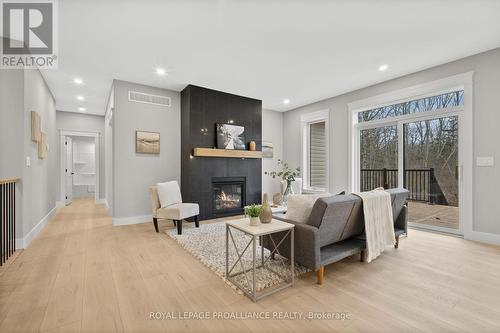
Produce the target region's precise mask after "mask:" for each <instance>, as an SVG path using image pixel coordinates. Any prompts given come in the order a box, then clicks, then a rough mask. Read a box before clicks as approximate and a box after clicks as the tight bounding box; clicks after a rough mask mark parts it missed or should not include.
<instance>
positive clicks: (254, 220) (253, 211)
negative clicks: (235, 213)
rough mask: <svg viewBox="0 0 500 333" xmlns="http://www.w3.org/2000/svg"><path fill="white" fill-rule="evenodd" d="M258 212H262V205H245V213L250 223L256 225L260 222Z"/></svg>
mask: <svg viewBox="0 0 500 333" xmlns="http://www.w3.org/2000/svg"><path fill="white" fill-rule="evenodd" d="M260 213H262V206H260V205H255V204H254V205H250V206H247V207H245V215H248V216H250V225H251V226H257V225H259V224H260V219H259V216H260Z"/></svg>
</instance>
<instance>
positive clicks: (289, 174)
mask: <svg viewBox="0 0 500 333" xmlns="http://www.w3.org/2000/svg"><path fill="white" fill-rule="evenodd" d="M278 166H279V167H281V170H280V171H271V172H267V171H265V172H264V174H265V175H269V176H271V177H273V179H274V178H276V177H279V178H281V179H283V180H284V181H285V182H286V188H285V192H284V193H283V198H282V203H283V205H285V206H286V203H287V198H288V195H289V194H290V193H291V192H292V182H293V181H294V180H295V177H298V176H300V168H296V169H291V168H290V167H289V166H288V163H287V162H284V161H282V160H278Z"/></svg>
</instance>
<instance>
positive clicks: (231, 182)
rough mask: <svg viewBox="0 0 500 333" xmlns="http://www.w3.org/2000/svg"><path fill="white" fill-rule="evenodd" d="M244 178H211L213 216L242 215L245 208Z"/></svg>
mask: <svg viewBox="0 0 500 333" xmlns="http://www.w3.org/2000/svg"><path fill="white" fill-rule="evenodd" d="M245 185H246V179H245V177H214V178H212V197H213V214H214V215H215V216H224V215H234V214H235V213H242V212H243V207H244V206H245V202H246V200H245V193H246V189H245Z"/></svg>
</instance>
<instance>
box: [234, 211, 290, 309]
mask: <svg viewBox="0 0 500 333" xmlns="http://www.w3.org/2000/svg"><path fill="white" fill-rule="evenodd" d="M294 227H295V226H294V225H293V224H291V223H286V222H283V221H279V220H274V219H273V220H272V221H271V223H265V224H264V223H263V224H260V225H258V226H251V225H250V223H249V219H248V218H245V219H241V220H234V221H228V222H226V278H227V279H228V280H229V281H230V282H231V283H233V284H234V285H235V286H237V287H238V288H239V289H240V290H241V291H243V293H245V295H247V296H248V297H250V299H252V300H253V301H254V302H257V301H258V300H259V299H261V298H262V297H265V296H268V295H271V294H273V293H275V292H277V291H280V290H282V289H284V288H288V287H290V286H292V285H293V283H294V275H295V274H294V267H295V263H294V243H293V242H294ZM233 228H234V229H236V230H239V231H241V232H243V233H245V234H246V235H248V236H250V239H249V242H248V243H247V244H246V246H245V247H244V248H243V250H242V249H239V248H238V246H237V242H236V241H235V238H234V235H233V232H232V229H233ZM283 231H285V234H284V235H283V237H282V238H281V239H279V240H276V241H275V239H274V237H272V236H271V235H273V234H275V233H278V232H283ZM289 235H290V237H289V238H290V249H291V251H290V276H283V274H281V273H279V272H276V271H275V270H274V269H272V268H271V267H269V265H266V264H267V262H268V261H269V259H270V258H271V257H273V256H274V254H275V253H277V254H280V253H279V250H278V247H279V246H280V245H281V243H283V242H284V241H285V240H286V238H287V236H289ZM264 237H269V239H270V240H271V243H272V245H273V248H274V249H273V250H272V251H270V254H269V257H267V259H265V258H264V257H265V256H264V251H265V249H264V247H263V246H262V244H263V238H264ZM257 239H259V240H260V244H261V251H260V252H261V253H260V265H257V260H258V259H257ZM230 240H231V243H232V245H233V246H232V247H233V248H234V250H235V251H236V255H237V259H236V261H235V262H234V263H230V262H229V250H230V247H229V241H230ZM250 246H252V264H251V265H252V266H251V267H245V263H244V262H243V256H244V254H245V253H246V251H247V250H248V249H249V248H250ZM241 250H242V251H241ZM240 251H241V252H240ZM279 260H281V261H282V263H284V260H283V258H282V256H281V255H280V256H279ZM238 264H239V266H240V268H241V271H239V272H236V273H233V271H234V269H235V268H236V267H237V266H238ZM230 265H231V267H230ZM258 268H265V269H267V270H269V271H271V272H273V273H274V274H276V275H277V276H279V277H280V278H281V279H283V281H284V282H282V283H281V284H279V285H277V286H274V287H270V288H267V289H265V290H262V291H259V292H257V280H256V274H257V269H258ZM241 274H244V276H245V279H244V281H246V285H247V286H246V287H245V286H243V285H242V284H241V283H240V282H238V281H236V280H235V279H234V277H235V276H238V275H241ZM249 274H250V276H251V279H250V278H249ZM250 280H251V282H250Z"/></svg>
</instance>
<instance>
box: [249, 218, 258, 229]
mask: <svg viewBox="0 0 500 333" xmlns="http://www.w3.org/2000/svg"><path fill="white" fill-rule="evenodd" d="M250 225H251V226H253V227H255V226H258V225H260V219H259V218H258V217H250Z"/></svg>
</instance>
